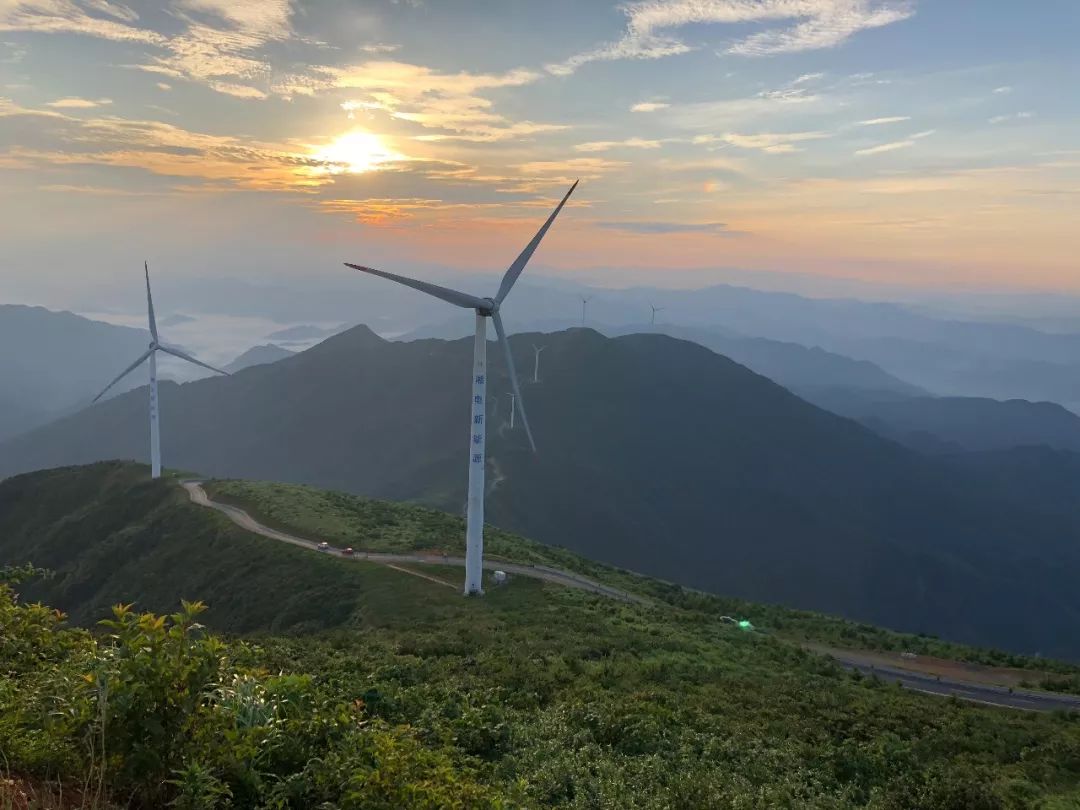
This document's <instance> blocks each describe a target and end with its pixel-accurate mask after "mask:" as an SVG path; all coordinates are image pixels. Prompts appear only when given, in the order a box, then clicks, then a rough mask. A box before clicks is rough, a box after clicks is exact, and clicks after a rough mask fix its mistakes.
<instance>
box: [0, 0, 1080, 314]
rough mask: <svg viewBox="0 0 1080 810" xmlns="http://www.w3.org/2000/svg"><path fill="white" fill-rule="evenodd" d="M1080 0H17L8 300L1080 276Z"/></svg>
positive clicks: (8, 43) (1043, 283)
mask: <svg viewBox="0 0 1080 810" xmlns="http://www.w3.org/2000/svg"><path fill="white" fill-rule="evenodd" d="M1078 31H1080V3H1077V2H1075V0H1032V2H1019V1H1018V0H979V2H974V0H639V1H637V2H626V3H622V4H617V3H609V2H600V1H599V0H587V1H583V0H575V1H573V2H571V0H547V1H546V2H543V3H536V2H529V1H528V0H503V1H502V2H498V3H495V2H461V1H459V0H411V1H410V0H397V1H396V2H394V1H393V0H371V2H359V1H358V0H318V2H315V0H262V1H257V0H163V2H154V3H143V2H131V3H128V4H122V3H119V2H112V0H0V297H3V298H5V299H6V300H19V299H33V297H34V296H41V295H44V293H45V291H47V290H49V289H53V288H55V287H57V286H58V285H70V286H71V287H72V288H79V287H82V288H87V287H91V286H93V285H94V284H97V283H105V282H110V281H113V280H115V279H117V278H120V277H127V276H128V275H131V274H132V273H135V274H137V273H138V271H139V270H141V266H140V265H141V262H142V259H143V258H149V259H150V260H151V262H152V263H154V264H155V266H162V265H163V266H164V267H165V268H166V270H165V271H166V272H168V273H172V274H187V275H190V276H192V277H202V276H219V277H220V276H222V275H233V274H235V275H237V276H239V277H260V278H269V279H291V280H301V281H302V280H304V279H308V278H311V279H314V278H324V277H326V276H327V275H332V274H334V273H340V272H347V271H345V270H343V269H342V268H341V264H340V263H341V262H343V261H355V262H362V263H365V264H372V265H375V266H378V267H382V268H384V269H387V270H390V271H394V272H404V273H409V272H413V273H416V274H419V275H423V274H425V273H435V272H443V273H445V272H457V271H463V272H468V273H472V274H475V273H486V272H491V273H498V272H502V271H503V269H505V267H506V266H507V265H509V264H510V262H511V261H512V260H513V258H514V257H515V256H516V254H517V253H518V251H519V250H520V249H521V248H522V247H523V246H524V245H525V243H526V242H527V241H528V240H529V238H530V237H531V235H532V234H533V232H535V230H536V228H537V227H538V226H539V224H540V223H541V222H542V221H543V219H544V218H545V217H546V215H547V213H548V211H549V210H550V209H551V208H552V207H553V206H554V205H555V203H556V202H557V201H558V199H559V198H560V197H561V196H562V194H563V193H564V192H565V190H566V189H567V188H568V187H569V185H570V184H571V183H572V182H573V181H574V180H576V179H580V181H581V185H580V187H579V188H578V190H577V192H576V193H575V195H574V197H573V198H572V200H571V203H570V204H569V205H568V206H567V208H566V209H565V210H564V211H563V213H562V215H561V217H560V219H559V221H558V222H557V224H556V226H555V227H554V228H553V229H552V231H551V232H550V233H549V235H548V237H547V238H546V240H545V243H544V245H543V247H542V248H541V250H540V252H539V253H538V254H537V256H536V258H535V259H534V263H535V265H536V267H537V268H538V269H537V272H542V273H547V274H550V275H555V276H561V277H565V278H567V279H570V280H581V281H588V282H591V283H597V284H602V285H607V286H625V285H632V284H650V285H653V286H693V285H704V284H708V283H712V282H714V281H716V280H719V279H721V278H722V277H723V272H722V271H723V270H724V269H725V268H726V269H729V270H730V269H732V268H737V269H738V270H740V271H744V272H746V271H749V273H750V275H751V276H753V275H754V274H756V273H759V274H760V275H761V277H762V278H763V279H766V278H768V277H769V276H770V274H776V275H780V274H800V275H802V276H809V277H810V278H811V279H812V278H813V277H814V276H820V277H821V278H823V279H824V278H840V279H851V280H853V281H858V282H860V283H880V284H892V285H896V284H899V285H912V286H919V287H926V288H942V289H979V290H986V289H1025V290H1048V291H1055V290H1062V291H1071V292H1078V291H1080V272H1078V269H1080V267H1078V263H1077V259H1076V257H1077V256H1078V255H1080V229H1078V228H1077V222H1078V221H1080V220H1078V214H1080V94H1078V93H1076V92H1075V91H1074V89H1073V88H1075V85H1076V80H1077V79H1078V78H1080V69H1078V68H1080V51H1078V50H1077V49H1076V47H1075V36H1076V34H1077V32H1078Z"/></svg>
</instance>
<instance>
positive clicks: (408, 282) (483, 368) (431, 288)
mask: <svg viewBox="0 0 1080 810" xmlns="http://www.w3.org/2000/svg"><path fill="white" fill-rule="evenodd" d="M575 188H577V182H576V181H575V182H574V185H572V186H570V190H569V191H567V192H566V196H564V197H563V198H562V201H561V202H560V203H559V204H558V205H557V206H556V207H555V210H554V211H552V212H551V216H549V217H548V218H547V221H546V222H545V223H544V224H543V225H542V226H541V227H540V230H539V231H537V233H536V236H534V237H533V238H532V241H531V242H529V244H528V245H526V246H525V249H524V250H523V251H521V255H519V256H518V257H517V258H516V259H515V260H514V263H513V264H511V265H510V267H509V268H508V269H507V271H506V274H505V275H504V276H503V279H502V283H501V284H500V285H499V291H498V293H496V294H495V297H494V298H477V297H476V296H475V295H469V294H468V293H463V292H458V291H457V290H451V289H448V288H447V287H439V286H437V285H435V284H429V283H428V282H426V281H420V280H418V279H415V278H408V277H406V276H399V275H395V274H394V273H387V272H386V271H384V270H376V269H374V268H372V267H364V266H362V265H359V264H352V263H350V262H345V265H346V266H347V267H351V268H353V269H354V270H359V271H361V272H363V273H370V274H371V275H373V276H381V277H382V278H385V279H389V280H390V281H396V282H397V283H398V284H403V285H405V286H406V287H412V288H413V289H414V290H419V291H420V292H422V293H427V294H428V295H430V296H433V297H435V298H438V299H439V300H441V301H446V302H447V303H448V304H453V305H455V306H459V307H463V308H464V309H471V310H474V311H475V312H476V336H475V339H474V341H473V376H472V415H471V418H470V424H469V427H470V430H469V502H468V507H467V510H466V518H465V522H466V529H465V595H466V596H469V595H472V594H476V595H480V594H483V592H484V591H483V587H482V585H483V573H484V471H485V470H484V466H485V464H486V456H485V451H484V443H485V441H486V435H487V432H486V427H485V424H484V422H485V420H486V416H487V414H486V408H485V405H486V401H487V400H486V397H487V393H486V389H487V376H488V375H487V321H488V318H490V319H491V320H492V322H493V323H494V324H495V332H496V333H497V335H498V338H499V343H501V344H502V348H503V352H505V354H506V369H507V371H508V372H509V374H510V385H511V387H512V389H513V393H514V403H515V404H516V406H517V410H518V412H520V413H521V424H522V426H523V427H524V428H525V435H526V436H528V438H529V445H530V446H531V447H532V449H533V452H534V453H535V452H536V442H534V441H533V435H532V430H531V429H530V428H529V419H528V417H527V416H526V415H525V403H524V401H523V400H522V398H521V388H520V386H519V385H518V379H517V372H516V371H515V370H514V357H513V354H512V353H511V351H510V343H509V341H507V339H506V330H505V329H504V327H503V322H502V316H501V315H500V314H499V308H500V307H501V305H502V302H503V301H504V300H505V299H506V296H507V295H509V293H510V290H511V289H513V287H514V283H515V282H516V281H517V280H518V277H519V276H520V275H521V271H522V270H524V269H525V265H526V264H528V263H529V259H531V258H532V255H533V253H535V252H536V249H537V247H539V246H540V241H541V240H542V239H543V238H544V235H545V234H546V233H547V232H548V228H550V227H551V223H553V222H554V221H555V217H557V216H558V215H559V212H560V211H562V209H563V206H564V205H566V201H567V200H569V199H570V195H571V194H573V193H574V189H575Z"/></svg>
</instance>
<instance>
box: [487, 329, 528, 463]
mask: <svg viewBox="0 0 1080 810" xmlns="http://www.w3.org/2000/svg"><path fill="white" fill-rule="evenodd" d="M491 319H492V320H493V321H495V332H496V333H497V334H498V335H499V343H501V344H502V347H503V351H504V352H506V370H507V371H508V372H510V387H511V388H513V389H514V404H515V405H517V411H518V413H519V414H521V424H523V425H524V426H525V435H526V436H528V437H529V444H530V445H531V446H532V450H533V452H534V453H535V452H536V442H534V441H533V435H532V429H531V428H530V427H529V417H527V416H526V415H525V400H524V399H522V398H521V386H519V385H518V378H517V370H516V369H515V368H514V355H513V354H512V353H511V352H510V341H508V340H507V339H506V330H505V329H503V322H502V316H501V315H499V313H498V312H496V313H495V314H494V315H492V316H491Z"/></svg>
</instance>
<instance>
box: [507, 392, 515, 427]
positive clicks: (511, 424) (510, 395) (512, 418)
mask: <svg viewBox="0 0 1080 810" xmlns="http://www.w3.org/2000/svg"><path fill="white" fill-rule="evenodd" d="M507 396H508V397H510V429H511V430H513V429H514V405H515V403H516V402H517V398H516V397H515V396H514V395H513V394H510V393H508V394H507Z"/></svg>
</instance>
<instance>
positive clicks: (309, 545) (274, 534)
mask: <svg viewBox="0 0 1080 810" xmlns="http://www.w3.org/2000/svg"><path fill="white" fill-rule="evenodd" d="M180 485H181V486H182V487H183V488H184V489H186V490H187V493H188V497H190V498H191V502H192V503H194V504H197V505H199V506H205V507H207V508H208V509H215V510H217V511H218V512H221V513H222V514H224V515H225V516H226V517H228V518H229V520H231V521H232V522H233V523H235V524H236V525H237V526H239V527H240V528H242V529H246V530H247V531H249V532H253V533H255V534H260V535H262V536H263V537H268V538H270V539H271V540H278V541H280V542H282V543H289V544H290V545H294V546H299V547H300V548H303V549H307V550H308V551H317V550H318V545H319V543H318V541H317V540H308V539H306V538H303V537H297V536H296V535H293V534H288V533H287V532H281V531H278V530H277V529H271V528H270V527H269V526H264V525H263V524H262V523H260V522H259V521H257V520H256V519H255V518H253V517H252V516H251V515H249V514H248V513H247V512H245V511H244V510H243V509H241V508H240V507H238V506H232V505H230V504H227V503H221V502H220V501H215V500H212V499H211V498H210V496H209V495H208V494H207V492H206V490H205V489H203V486H202V482H201V481H181V482H180ZM323 553H324V554H326V553H329V554H331V555H334V556H337V557H340V558H341V559H343V560H367V561H369V562H375V563H384V564H392V563H423V564H424V565H450V566H456V567H458V568H464V567H465V558H464V557H452V556H448V555H445V554H390V553H386V552H378V551H358V552H356V553H355V554H353V555H352V556H346V555H344V554H342V553H341V549H338V548H334V547H332V546H331V548H330V551H329V552H323ZM484 568H485V569H486V570H488V571H494V570H496V569H497V570H499V571H505V572H506V573H508V574H517V575H519V576H523V577H530V578H532V579H540V580H543V581H545V582H553V583H555V584H557V585H565V586H566V587H567V588H576V589H578V590H580V591H588V592H589V593H595V594H598V595H600V596H606V597H608V598H609V599H618V600H620V601H622V602H637V603H639V604H651V602H650V601H649V600H648V599H646V598H645V597H642V596H638V595H637V594H633V593H628V592H627V591H622V590H619V589H618V588H612V587H610V586H608V585H604V584H602V583H599V582H596V581H594V580H591V579H587V578H585V577H582V576H579V575H577V574H575V573H573V572H572V571H564V570H561V569H559V568H551V567H549V566H546V565H523V564H521V563H512V562H506V561H504V560H484ZM409 573H412V572H409Z"/></svg>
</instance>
